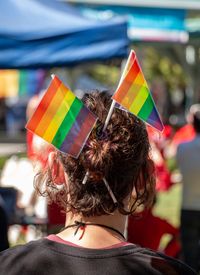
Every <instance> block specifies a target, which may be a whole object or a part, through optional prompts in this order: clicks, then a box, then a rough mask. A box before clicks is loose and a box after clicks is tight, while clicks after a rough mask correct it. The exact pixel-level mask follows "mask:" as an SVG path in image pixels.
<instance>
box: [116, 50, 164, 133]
mask: <svg viewBox="0 0 200 275" xmlns="http://www.w3.org/2000/svg"><path fill="white" fill-rule="evenodd" d="M112 98H113V99H114V100H115V101H116V102H117V103H119V104H120V105H121V106H122V107H123V108H125V109H127V110H128V111H129V112H130V113H133V114H134V115H136V116H137V117H139V118H140V119H142V120H144V121H145V122H146V123H148V124H150V125H151V126H152V127H154V128H156V129H158V130H159V131H163V129H164V126H163V123H162V121H161V119H160V116H159V114H158V111H157V109H156V106H155V103H154V101H153V98H152V96H151V92H150V90H149V88H148V85H147V82H146V80H145V78H144V75H143V73H142V70H141V68H140V65H139V63H138V61H137V57H136V54H135V52H134V51H131V53H130V55H129V58H128V61H127V64H126V66H125V69H124V72H123V74H122V78H121V80H120V83H119V86H118V88H117V90H116V92H115V94H114V95H113V97H112Z"/></svg>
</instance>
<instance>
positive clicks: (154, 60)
mask: <svg viewBox="0 0 200 275" xmlns="http://www.w3.org/2000/svg"><path fill="white" fill-rule="evenodd" d="M138 52H139V57H140V56H142V58H140V63H141V65H142V68H143V70H144V75H145V78H146V79H147V82H149V83H151V82H152V81H153V79H155V78H161V79H163V80H164V81H165V82H166V84H167V86H168V87H169V90H170V91H173V90H174V89H176V88H177V87H179V86H181V87H184V86H185V85H186V82H187V78H186V74H185V73H184V70H183V68H182V67H181V65H180V64H179V63H178V62H177V61H176V60H177V58H176V56H175V53H174V52H173V51H172V52H171V53H170V55H169V53H168V52H165V50H164V49H161V50H160V49H158V48H156V47H150V46H148V47H143V49H142V51H141V50H139V49H138V51H137V47H136V53H138ZM141 59H142V60H141ZM88 73H89V75H90V76H91V77H92V78H94V79H96V80H97V81H99V82H100V83H103V84H104V85H106V86H108V87H116V86H117V84H118V82H119V79H120V75H121V68H120V65H119V62H118V63H117V64H115V63H114V62H112V63H110V64H98V65H94V66H92V67H91V69H89V70H88Z"/></svg>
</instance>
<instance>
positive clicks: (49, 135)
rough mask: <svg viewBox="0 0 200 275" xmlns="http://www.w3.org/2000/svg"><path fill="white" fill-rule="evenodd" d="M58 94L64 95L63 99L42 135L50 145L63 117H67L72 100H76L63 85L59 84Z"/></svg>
mask: <svg viewBox="0 0 200 275" xmlns="http://www.w3.org/2000/svg"><path fill="white" fill-rule="evenodd" d="M58 92H59V93H62V94H63V95H65V97H64V98H63V100H62V102H61V103H60V106H59V107H58V108H57V112H56V114H55V115H54V117H53V118H52V120H51V122H50V124H49V125H48V128H47V129H46V131H45V133H44V135H43V138H44V139H45V140H46V141H48V142H50V143H51V142H52V140H53V139H54V136H55V134H56V133H57V131H58V129H59V127H60V125H61V124H62V122H63V120H64V118H65V116H66V115H67V113H68V111H69V109H70V107H71V105H72V103H73V101H74V99H75V98H76V97H75V95H74V94H73V93H72V92H71V91H70V90H68V89H67V88H66V87H65V86H64V85H63V84H61V86H60V87H59V89H58Z"/></svg>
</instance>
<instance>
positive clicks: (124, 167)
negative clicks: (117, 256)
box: [35, 92, 155, 217]
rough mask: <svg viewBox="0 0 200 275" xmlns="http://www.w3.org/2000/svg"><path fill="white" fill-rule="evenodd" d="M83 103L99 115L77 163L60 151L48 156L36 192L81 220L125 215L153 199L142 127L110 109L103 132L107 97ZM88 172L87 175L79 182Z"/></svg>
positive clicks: (152, 180)
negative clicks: (112, 194) (110, 215)
mask: <svg viewBox="0 0 200 275" xmlns="http://www.w3.org/2000/svg"><path fill="white" fill-rule="evenodd" d="M83 102H84V104H85V105H86V106H87V107H88V108H89V109H90V110H91V111H92V112H93V113H94V114H96V115H97V116H98V121H97V125H96V127H94V129H93V130H92V132H91V134H90V136H89V138H88V140H87V142H86V144H85V146H84V148H83V150H82V152H81V153H80V155H79V157H78V158H77V159H75V158H73V157H71V156H69V155H67V154H64V153H61V152H59V151H55V152H54V153H51V154H50V156H49V165H48V167H47V169H46V171H41V172H40V173H39V174H38V175H36V178H35V186H36V189H37V190H38V191H39V192H40V193H42V194H43V195H47V196H48V197H49V198H50V200H53V201H57V202H59V203H60V204H61V205H62V207H63V209H65V211H66V212H68V211H70V212H72V213H74V214H75V215H81V216H83V217H90V216H91V217H92V216H101V215H107V214H111V213H113V212H115V211H116V210H118V211H119V212H120V213H121V214H129V213H132V212H133V211H134V210H135V207H136V205H139V204H144V205H145V206H146V205H148V204H150V203H151V201H152V200H153V198H154V189H155V178H154V165H153V162H152V161H151V159H150V156H149V154H150V144H149V140H148V134H147V131H146V126H145V124H144V123H143V122H142V121H141V120H139V119H138V118H137V117H135V116H134V115H132V114H130V113H129V112H126V111H125V110H121V109H118V108H115V109H114V111H113V114H112V117H111V120H110V122H109V124H108V126H107V129H106V131H105V132H104V133H102V131H101V130H102V128H103V124H104V122H105V119H106V116H107V114H108V110H109V108H110V105H111V98H110V96H108V94H107V93H105V92H103V93H99V92H93V93H91V94H87V95H85V96H84V98H83ZM87 171H88V172H89V176H88V179H87V182H86V183H85V184H83V183H82V182H83V178H84V176H85V174H86V172H87ZM103 178H105V179H106V180H107V182H108V184H109V186H110V188H111V189H112V191H113V193H114V195H115V197H116V199H117V202H118V203H117V204H114V202H113V200H112V198H111V196H110V194H109V192H108V190H107V188H106V186H105V184H104V181H103ZM59 183H60V184H59ZM128 202H129V208H128V207H127V205H128Z"/></svg>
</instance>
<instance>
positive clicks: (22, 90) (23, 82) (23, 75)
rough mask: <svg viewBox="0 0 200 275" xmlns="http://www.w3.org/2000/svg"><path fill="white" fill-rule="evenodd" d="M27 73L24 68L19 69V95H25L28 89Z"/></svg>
mask: <svg viewBox="0 0 200 275" xmlns="http://www.w3.org/2000/svg"><path fill="white" fill-rule="evenodd" d="M27 81H28V73H27V72H26V71H25V70H20V71H19V91H18V95H19V96H24V95H27V94H28V92H29V91H27V88H28V85H27Z"/></svg>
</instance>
